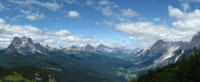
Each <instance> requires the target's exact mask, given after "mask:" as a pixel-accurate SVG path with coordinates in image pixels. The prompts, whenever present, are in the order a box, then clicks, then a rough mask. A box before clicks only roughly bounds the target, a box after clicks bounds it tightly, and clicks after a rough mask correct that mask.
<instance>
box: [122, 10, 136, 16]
mask: <svg viewBox="0 0 200 82" xmlns="http://www.w3.org/2000/svg"><path fill="white" fill-rule="evenodd" d="M120 12H121V13H122V16H125V17H133V16H137V15H138V14H137V13H136V12H135V11H133V10H132V9H130V8H128V9H121V10H120Z"/></svg>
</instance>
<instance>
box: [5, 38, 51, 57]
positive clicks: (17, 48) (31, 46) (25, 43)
mask: <svg viewBox="0 0 200 82" xmlns="http://www.w3.org/2000/svg"><path fill="white" fill-rule="evenodd" d="M51 49H52V48H50V47H49V46H43V45H41V44H39V43H33V41H32V39H31V38H27V37H25V36H23V37H21V38H20V37H14V39H13V41H12V42H11V44H10V45H9V46H8V48H7V51H12V52H17V53H20V54H23V55H33V54H35V53H41V54H46V55H47V52H48V51H49V50H51Z"/></svg>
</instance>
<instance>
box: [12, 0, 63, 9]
mask: <svg viewBox="0 0 200 82" xmlns="http://www.w3.org/2000/svg"><path fill="white" fill-rule="evenodd" d="M8 1H9V2H11V3H15V4H19V5H24V6H27V5H32V4H35V5H39V6H42V7H46V8H48V9H49V10H51V11H56V10H57V9H59V8H61V7H62V6H61V5H59V4H58V3H56V2H52V3H50V2H44V3H43V2H40V1H36V0H8Z"/></svg>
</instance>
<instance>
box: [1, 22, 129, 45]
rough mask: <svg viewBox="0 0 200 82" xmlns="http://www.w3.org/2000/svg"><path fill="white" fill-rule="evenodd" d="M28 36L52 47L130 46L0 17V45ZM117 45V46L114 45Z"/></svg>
mask: <svg viewBox="0 0 200 82" xmlns="http://www.w3.org/2000/svg"><path fill="white" fill-rule="evenodd" d="M15 36H18V37H22V36H26V37H30V38H32V39H33V41H34V42H40V43H42V44H44V45H49V46H52V47H56V48H59V47H69V46H72V45H73V46H79V47H82V46H86V45H87V44H91V45H92V46H95V47H96V46H98V45H99V44H103V45H106V46H109V47H127V48H129V46H130V47H132V46H133V45H132V44H126V43H117V42H105V41H102V40H99V39H97V38H96V37H91V36H82V35H72V33H71V32H70V31H68V30H59V31H53V32H52V31H48V30H46V31H42V30H41V29H39V28H37V27H34V26H31V25H11V24H6V21H5V20H4V19H2V18H0V45H1V47H3V48H6V47H7V46H8V45H9V44H10V43H11V41H12V39H13V38H14V37H15ZM116 45H117V46H116Z"/></svg>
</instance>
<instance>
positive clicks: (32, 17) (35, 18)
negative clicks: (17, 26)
mask: <svg viewBox="0 0 200 82" xmlns="http://www.w3.org/2000/svg"><path fill="white" fill-rule="evenodd" d="M44 18H45V17H44V14H38V13H35V14H32V15H28V16H26V19H29V20H31V21H33V20H39V19H44Z"/></svg>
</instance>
